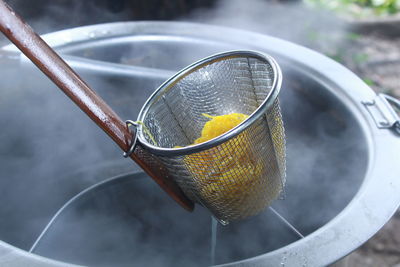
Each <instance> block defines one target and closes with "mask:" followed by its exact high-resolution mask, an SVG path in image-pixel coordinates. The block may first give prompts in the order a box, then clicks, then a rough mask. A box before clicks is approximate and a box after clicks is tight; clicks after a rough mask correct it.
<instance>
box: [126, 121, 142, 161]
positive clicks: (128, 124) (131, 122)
mask: <svg viewBox="0 0 400 267" xmlns="http://www.w3.org/2000/svg"><path fill="white" fill-rule="evenodd" d="M125 123H126V125H127V126H128V127H130V126H135V127H134V129H135V130H134V132H133V134H134V137H133V139H132V142H131V144H130V146H129V149H128V151H126V152H124V154H123V156H124V158H127V157H129V156H130V155H131V154H132V153H133V151H135V148H136V146H137V140H138V135H137V127H138V125H139V124H138V123H137V122H135V121H132V120H126V121H125Z"/></svg>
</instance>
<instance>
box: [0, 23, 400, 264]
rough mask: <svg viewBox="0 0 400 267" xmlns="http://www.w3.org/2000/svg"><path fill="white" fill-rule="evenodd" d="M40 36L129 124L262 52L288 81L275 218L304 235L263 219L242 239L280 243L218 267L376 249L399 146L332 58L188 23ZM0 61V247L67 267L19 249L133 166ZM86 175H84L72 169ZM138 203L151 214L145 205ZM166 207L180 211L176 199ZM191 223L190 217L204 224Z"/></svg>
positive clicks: (24, 71)
mask: <svg viewBox="0 0 400 267" xmlns="http://www.w3.org/2000/svg"><path fill="white" fill-rule="evenodd" d="M44 38H45V40H46V41H47V42H49V43H50V44H51V45H52V46H53V47H55V48H56V49H57V50H58V51H59V52H60V53H61V54H63V55H65V57H66V58H68V60H69V61H70V63H71V64H72V65H73V66H75V67H76V69H77V71H78V72H79V73H80V74H81V75H82V76H83V77H84V78H85V79H87V80H88V82H89V83H90V84H92V86H93V88H95V90H96V91H98V92H99V93H100V94H101V95H102V96H103V97H104V98H105V100H106V101H107V102H109V103H110V104H111V106H112V107H113V108H114V109H116V110H117V112H118V113H120V114H122V115H123V116H126V118H127V119H128V118H129V119H134V118H135V117H136V114H137V113H138V111H139V109H140V107H141V105H142V104H143V103H144V101H145V99H146V98H147V97H148V96H149V95H150V94H151V92H152V91H153V90H154V89H155V88H156V86H158V85H159V84H160V83H161V82H162V81H163V80H164V79H166V78H167V77H168V76H169V75H170V74H171V73H173V72H174V71H177V70H179V69H180V68H182V67H184V66H186V65H188V64H189V63H191V62H193V61H195V60H197V59H200V58H202V57H205V56H208V55H210V54H213V53H216V52H221V51H225V50H231V49H252V50H258V51H261V52H266V53H269V54H271V55H272V56H274V57H275V58H276V59H277V61H278V62H279V64H280V65H281V66H282V69H283V75H284V82H283V89H282V95H281V96H280V100H281V103H282V111H283V117H284V121H285V125H286V129H287V135H288V177H287V180H288V185H287V189H286V193H285V196H284V199H283V200H278V201H277V202H276V203H275V204H274V208H275V209H276V210H277V211H278V212H280V213H281V214H282V215H283V216H284V217H285V218H286V219H288V220H289V221H290V222H291V223H292V224H293V225H295V226H297V227H298V228H299V230H300V231H301V232H302V233H303V234H304V235H305V237H304V238H300V237H293V236H292V237H288V238H285V240H279V237H280V236H282V237H283V236H284V234H283V232H282V233H281V232H279V234H278V235H276V236H274V237H273V238H272V233H273V230H271V229H269V228H268V227H267V228H268V229H269V230H271V232H268V231H269V230H268V229H267V230H265V229H264V228H263V224H259V223H258V222H259V221H260V220H261V221H264V222H269V221H273V220H276V218H275V219H272V217H273V214H271V213H270V212H269V213H268V212H266V213H264V214H261V215H260V216H257V217H255V218H252V219H250V220H249V221H245V222H243V225H247V226H244V227H245V230H244V232H243V234H242V235H241V237H243V238H246V236H248V234H247V233H249V232H248V231H249V229H251V230H252V233H253V234H254V235H253V236H258V237H259V238H258V239H257V240H268V239H271V240H274V242H273V243H274V244H272V245H271V244H269V245H268V244H264V243H263V242H259V243H260V244H259V247H258V248H257V250H256V251H257V252H254V251H253V252H251V253H247V254H246V253H242V257H239V258H235V257H234V256H232V257H230V256H229V257H225V258H224V260H221V262H218V261H217V263H225V264H227V265H251V266H266V265H267V266H278V265H285V266H299V265H304V266H322V265H327V264H330V263H333V262H335V261H337V260H339V259H340V258H342V257H344V256H345V255H347V254H349V253H350V252H351V251H353V250H354V249H356V248H357V247H359V246H360V245H361V244H363V243H364V242H365V241H366V240H368V239H369V238H370V237H371V236H372V235H374V234H375V233H376V232H377V231H378V230H379V229H380V228H381V227H382V226H383V225H384V223H385V222H386V221H387V220H388V219H389V218H390V217H391V216H392V214H393V213H394V212H395V210H396V209H397V207H398V206H399V203H400V194H399V189H400V179H399V178H400V165H399V164H398V159H399V151H400V137H399V135H397V134H396V133H395V130H394V128H393V127H392V124H393V123H394V122H395V120H396V117H395V115H394V113H393V110H392V109H391V107H390V106H389V105H387V103H386V102H385V100H384V99H382V98H379V97H377V95H376V94H375V93H374V92H373V91H372V90H371V89H370V88H369V87H368V86H367V85H366V84H365V83H364V82H363V81H362V80H360V79H359V78H358V77H357V76H355V75H354V74H353V73H351V72H350V71H349V70H347V69H346V68H344V67H343V66H341V65H339V64H338V63H336V62H334V61H332V60H331V59H329V58H326V57H324V56H322V55H320V54H318V53H315V52H313V51H311V50H308V49H306V48H304V47H300V46H297V45H295V44H292V43H289V42H286V41H282V40H279V39H276V38H272V37H269V36H265V35H260V34H256V33H250V32H245V31H239V30H233V29H229V28H221V27H214V26H207V25H199V24H189V23H166V22H132V23H113V24H104V25H95V26H89V27H81V28H76V29H71V30H66V31H61V32H56V33H52V34H48V35H45V36H44ZM0 52H1V55H2V57H1V58H0V59H1V60H2V61H3V64H6V63H7V66H8V68H3V67H2V69H1V72H2V74H1V75H2V77H4V79H3V80H2V81H1V83H0V85H1V87H2V91H1V92H2V93H1V94H2V95H1V99H0V103H1V105H0V109H2V110H1V111H2V112H0V114H2V115H0V122H2V124H3V125H5V124H6V125H7V128H6V130H5V131H4V133H3V135H2V136H0V137H1V139H0V141H1V143H2V145H1V146H0V151H1V154H2V158H1V161H0V164H1V169H2V171H3V172H0V176H1V177H0V178H1V179H0V188H7V191H5V190H4V189H3V190H4V192H3V194H2V195H1V200H2V201H1V202H2V203H3V204H4V203H8V205H7V207H1V208H0V217H1V218H4V219H2V221H1V222H0V236H1V238H2V240H3V241H5V242H1V243H0V265H4V264H7V266H21V265H26V266H58V265H62V264H63V263H62V262H56V261H53V260H50V259H48V258H45V257H40V256H37V255H34V254H32V253H28V252H26V251H23V250H21V249H18V248H16V247H20V248H22V249H25V250H28V249H29V247H30V245H32V244H33V242H34V240H35V239H36V237H37V235H38V234H39V233H40V231H41V229H43V228H44V226H45V225H46V223H47V222H48V220H50V218H51V216H52V214H54V213H55V212H56V210H57V209H58V208H59V207H61V206H62V203H64V202H66V200H68V199H69V198H70V197H72V196H73V195H74V194H76V193H78V192H79V191H81V190H82V189H84V188H86V187H87V186H89V185H93V184H95V183H97V182H99V181H102V180H104V179H105V178H106V177H110V176H112V175H116V174H121V173H124V172H126V171H127V170H130V168H131V166H130V164H129V163H128V162H124V161H123V160H122V159H121V161H117V162H115V161H112V162H111V163H110V160H111V159H115V158H117V157H119V156H120V155H119V151H118V149H117V148H114V147H113V146H112V145H111V142H109V141H108V139H107V137H106V136H104V135H102V134H99V133H98V130H97V129H96V128H95V126H94V125H91V124H90V123H89V121H88V120H87V119H86V118H85V117H84V115H83V114H81V113H80V112H78V111H77V109H76V108H75V107H73V105H72V104H71V103H69V102H68V100H67V99H65V97H64V96H62V95H61V94H60V93H59V92H58V91H56V89H54V90H53V87H54V86H52V85H51V83H50V82H48V81H47V80H46V79H45V78H44V77H43V76H42V75H41V74H39V73H38V72H37V71H35V70H34V68H33V67H32V66H31V65H30V64H29V63H28V62H27V61H26V59H24V58H23V57H22V56H20V54H19V53H18V52H17V51H16V50H15V49H14V48H13V47H11V46H8V47H3V48H2V49H1V50H0ZM3 66H4V65H3ZM20 77H23V79H21V78H20ZM4 100H6V101H4ZM385 123H386V124H385ZM28 130H29V131H28ZM77 151H79V153H77ZM105 162H108V165H107V164H104V163H105ZM96 164H97V165H96ZM80 166H86V167H85V168H83V169H80V170H75V169H79V168H80ZM60 173H62V175H60ZM149 183H151V181H150V180H149ZM152 188H154V189H152ZM155 188H156V187H151V188H150V189H148V190H150V191H151V192H153V191H152V190H157V189H155ZM159 193H160V194H162V193H161V192H159ZM143 197H145V196H141V197H140V198H141V200H142V202H143V205H144V206H143V208H144V209H146V203H148V202H151V201H150V200H149V199H147V202H146V201H143V199H142V198H143ZM138 201H139V200H138ZM2 206H4V205H2ZM149 208H150V209H151V207H149ZM169 208H170V209H171V210H172V209H174V208H179V207H175V206H174V205H173V204H172V202H171V206H170V207H169ZM299 211H300V212H299ZM137 212H141V211H140V210H138V211H137ZM171 212H172V211H171ZM196 214H197V213H196ZM196 214H194V215H193V216H191V215H190V214H189V215H187V216H185V217H184V218H185V219H184V220H189V221H190V220H193V224H194V225H196V223H201V222H202V220H197V219H195V218H200V217H198V214H197V215H196ZM196 216H197V217H196ZM202 216H204V214H203V215H202ZM201 218H203V217H201ZM269 218H271V219H269ZM153 223H155V224H157V223H159V222H157V220H155V221H154V222H153ZM265 224H266V225H268V223H265ZM177 225H178V224H177ZM170 227H171V229H173V228H174V224H172V226H170ZM228 227H233V228H235V227H236V228H235V229H236V230H232V231H231V230H229V229H232V228H224V229H225V231H226V233H227V234H226V236H227V239H226V240H234V239H230V238H234V236H235V233H236V234H237V233H238V232H240V230H238V229H241V228H240V227H241V226H240V225H236V226H235V225H234V226H228ZM10 229H12V231H10ZM166 230H169V229H166ZM287 230H288V231H290V229H287ZM222 231H224V230H222ZM230 231H231V232H230ZM171 232H172V231H171ZM99 234H101V233H99ZM270 234H271V236H270ZM173 238H174V236H173V235H171V239H173ZM187 238H190V237H189V236H188V237H187ZM6 242H7V243H10V244H11V245H13V246H11V245H9V244H7V243H6ZM236 242H241V241H240V240H237V239H236ZM246 242H252V240H251V239H246ZM254 242H255V241H254ZM257 242H258V241H257ZM222 243H224V241H222ZM226 243H228V242H226ZM266 243H268V242H266ZM243 244H244V243H243ZM263 244H264V245H265V247H263V246H264V245H263ZM55 246H56V245H55V244H54V246H53V247H55ZM239 247H240V246H239ZM82 249H83V248H82ZM195 249H196V248H195ZM237 253H238V254H241V253H240V251H239V252H237ZM42 255H46V256H50V257H51V255H50V254H46V253H42ZM54 257H55V258H57V257H56V256H54ZM61 258H62V257H59V258H58V259H61ZM83 263H85V262H83ZM115 265H118V262H115Z"/></svg>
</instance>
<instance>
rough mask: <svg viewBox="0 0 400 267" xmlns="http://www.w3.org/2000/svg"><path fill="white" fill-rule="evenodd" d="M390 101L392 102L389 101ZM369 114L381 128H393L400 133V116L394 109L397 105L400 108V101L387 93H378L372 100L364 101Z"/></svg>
mask: <svg viewBox="0 0 400 267" xmlns="http://www.w3.org/2000/svg"><path fill="white" fill-rule="evenodd" d="M389 102H390V103H389ZM362 104H363V105H364V106H365V107H366V108H367V110H368V112H369V114H371V116H372V118H373V119H374V121H375V124H376V126H377V127H378V128H379V129H390V128H391V129H393V130H394V131H396V132H397V133H398V134H400V117H399V115H397V113H396V111H395V110H394V109H393V106H395V107H396V108H397V109H399V110H400V101H399V100H397V99H396V98H394V97H391V96H389V95H385V94H378V95H377V96H376V97H375V99H373V100H372V101H363V102H362Z"/></svg>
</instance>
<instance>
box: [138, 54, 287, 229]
mask: <svg viewBox="0 0 400 267" xmlns="http://www.w3.org/2000/svg"><path fill="white" fill-rule="evenodd" d="M281 76H282V74H281V71H280V68H279V66H278V65H277V63H276V62H275V60H274V59H273V58H271V57H270V56H268V55H265V54H261V53H257V52H253V51H231V52H225V53H221V54H217V55H214V56H211V57H208V58H205V59H203V60H200V61H198V62H196V63H194V64H192V65H190V66H188V67H187V68H185V69H184V70H182V71H180V72H179V73H177V74H176V75H175V76H173V77H172V78H170V79H169V80H167V81H166V82H165V83H164V84H163V85H161V86H160V87H159V88H158V89H157V90H156V92H155V93H154V94H153V95H152V96H151V97H150V98H149V99H148V100H147V102H146V103H145V105H144V106H143V108H142V110H141V112H140V114H139V117H138V121H140V122H141V123H140V124H136V125H135V126H136V127H137V136H138V142H137V146H136V148H135V153H141V152H140V151H141V150H143V149H144V150H147V151H150V152H151V154H152V157H149V158H148V159H147V161H149V164H151V161H158V162H159V163H160V162H161V163H162V164H163V165H164V166H165V167H166V168H167V169H168V171H169V173H170V175H171V177H169V178H170V179H173V180H175V181H176V182H177V184H178V185H179V186H180V187H181V188H182V190H183V191H184V192H185V194H186V195H187V196H188V197H189V198H190V199H191V200H193V201H194V202H196V203H199V204H201V205H203V206H205V207H206V208H208V209H209V210H210V212H211V213H212V214H213V215H214V216H215V217H216V218H217V219H218V220H219V221H220V222H222V223H228V222H229V221H232V220H236V219H242V218H245V217H248V216H251V215H255V214H257V213H258V212H260V211H262V210H263V209H264V208H265V207H267V206H269V205H270V204H271V202H272V201H273V200H274V199H276V198H277V197H278V196H279V194H280V192H281V191H282V189H283V185H284V183H285V136H284V128H283V123H282V117H281V113H280V108H279V102H278V98H277V96H278V93H279V90H280V86H281V79H282V78H281ZM204 113H206V114H209V115H213V116H216V115H224V114H230V113H243V114H247V115H249V117H248V118H247V119H246V120H244V121H243V122H242V123H241V124H239V125H238V126H236V127H235V128H233V129H232V130H230V131H229V132H227V133H225V134H223V135H221V136H219V137H216V138H214V139H212V140H210V141H207V142H204V143H201V144H197V145H191V144H192V143H193V141H194V140H195V139H196V138H198V137H199V136H200V135H201V130H202V128H203V126H204V124H205V123H206V122H207V121H208V120H209V119H208V118H206V117H205V116H203V115H202V114H204ZM176 146H182V147H181V148H175V147H176Z"/></svg>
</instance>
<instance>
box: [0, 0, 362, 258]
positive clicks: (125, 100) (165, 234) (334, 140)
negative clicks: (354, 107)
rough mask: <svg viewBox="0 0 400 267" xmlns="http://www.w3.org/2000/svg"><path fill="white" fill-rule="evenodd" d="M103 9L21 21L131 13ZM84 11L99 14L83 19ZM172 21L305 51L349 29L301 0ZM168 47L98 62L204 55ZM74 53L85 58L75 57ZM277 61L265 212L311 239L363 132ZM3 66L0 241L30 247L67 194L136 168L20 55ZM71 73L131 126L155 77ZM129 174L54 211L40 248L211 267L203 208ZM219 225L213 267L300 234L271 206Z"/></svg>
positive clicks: (357, 159)
mask: <svg viewBox="0 0 400 267" xmlns="http://www.w3.org/2000/svg"><path fill="white" fill-rule="evenodd" d="M18 2H22V1H16V0H15V1H9V3H10V4H11V5H13V4H18ZM67 2H68V3H71V2H74V3H77V2H79V3H78V4H77V5H71V4H68V3H67ZM100 2H101V1H100ZM105 2H106V1H104V2H101V4H98V5H96V4H94V3H95V1H59V2H58V1H57V2H54V1H52V2H51V3H49V4H48V5H44V6H42V7H41V8H43V9H45V10H47V11H49V12H50V13H47V14H45V15H44V17H43V16H42V15H38V16H37V17H36V18H34V19H36V20H35V21H32V20H30V21H29V19H28V22H30V23H32V24H33V25H34V27H35V29H37V30H38V31H39V32H47V31H53V30H55V29H60V28H62V27H70V26H72V25H73V26H78V25H79V23H87V24H90V23H98V22H106V21H116V20H123V19H127V18H129V16H130V14H128V12H127V11H126V12H124V11H121V12H119V13H113V12H108V11H104V8H103V6H102V5H104V3H105ZM96 3H98V2H96ZM69 11H71V12H69ZM91 12H92V13H91ZM89 13H90V14H98V15H99V17H97V18H94V16H87V15H86V14H89ZM62 14H67V15H68V16H63V17H61V16H60V15H62ZM70 14H74V15H71V16H70ZM22 15H24V14H22ZM59 16H60V18H58V17H59ZM90 18H92V19H93V20H90ZM74 20H75V21H74ZM180 20H183V21H188V20H189V21H196V22H204V23H208V24H216V25H224V26H230V27H234V28H239V29H245V30H251V31H256V32H260V33H264V34H269V35H273V36H277V37H280V38H284V39H287V40H290V41H294V42H297V43H301V44H305V45H308V46H311V47H312V46H313V44H314V42H315V41H316V40H315V34H314V33H315V32H316V30H318V32H336V31H338V32H342V33H344V32H346V28H345V27H344V26H343V25H342V24H341V23H340V22H338V21H336V20H335V19H333V18H331V17H329V16H325V14H319V13H316V12H313V11H310V10H308V9H305V8H304V7H302V6H301V3H300V2H296V3H290V4H283V3H280V2H270V1H261V0H251V1H241V0H221V1H218V2H216V8H215V9H201V10H195V11H194V12H193V13H192V14H191V15H189V16H184V17H181V18H180ZM77 21H78V22H77ZM59 22H61V23H60V24H58V23H59ZM74 23H75V24H74ZM222 34H223V33H222ZM317 41H318V40H317ZM319 41H321V40H319ZM334 41H335V42H336V41H337V42H339V41H340V38H339V39H334ZM322 43H323V42H322ZM146 47H149V46H146ZM226 47H229V49H233V48H236V49H243V48H245V47H232V45H229V44H227V46H226ZM174 48H175V47H172V48H171V47H168V48H167V49H165V50H162V51H161V50H157V46H154V47H153V51H151V50H150V49H148V50H145V49H143V50H140V49H137V48H136V47H132V48H131V49H126V50H125V49H119V48H115V47H114V50H113V53H115V54H113V53H112V52H111V50H110V51H108V50H107V51H105V52H102V53H99V54H95V55H97V56H103V57H105V56H110V57H111V56H115V57H117V56H118V57H120V58H119V59H123V60H122V63H125V64H132V62H134V63H135V61H132V60H131V61H129V59H131V56H133V55H135V54H137V53H143V55H144V58H145V60H148V62H146V64H149V65H150V66H162V67H163V68H166V69H167V70H172V71H175V70H177V69H179V68H182V67H184V66H185V65H187V64H189V63H191V62H193V60H196V59H198V58H200V57H203V56H205V55H204V54H207V53H209V52H210V51H209V50H207V49H206V48H205V49H202V48H201V47H199V48H198V49H197V50H190V51H188V53H180V52H181V50H180V49H178V48H176V49H175V50H177V51H175V50H174ZM218 49H220V48H218ZM117 50H118V51H117ZM116 51H117V52H116ZM160 51H161V52H160ZM86 52H87V51H86ZM89 52H93V51H89ZM119 52H121V54H123V55H120V54H119ZM189 52H190V53H189ZM287 53H288V54H289V55H290V53H291V51H287ZM82 55H86V54H85V53H83V52H82V53H81V52H80V53H79V56H82ZM89 55H90V53H89ZM105 58H106V57H105ZM125 59H126V60H125ZM170 59H172V60H173V62H172V63H170V61H168V60H170ZM1 60H6V59H5V58H4V57H3V58H0V61H1ZM105 60H106V59H105ZM124 60H125V61H124ZM152 60H154V61H153V62H152ZM157 60H158V61H162V62H158V61H157ZM278 61H279V63H280V64H281V65H282V68H283V72H284V83H283V89H282V93H281V95H280V100H281V107H282V113H283V119H284V122H285V127H286V134H287V169H288V170H287V187H286V193H285V199H283V200H278V201H276V202H275V204H274V205H273V207H274V209H275V210H277V211H278V212H280V213H281V214H282V215H283V216H284V217H285V218H286V219H287V220H288V221H289V222H290V223H292V224H293V225H294V226H295V227H297V229H298V230H299V231H300V232H301V233H302V234H303V235H307V234H309V233H311V232H313V231H315V230H316V229H318V228H319V227H321V226H322V225H324V224H325V223H326V222H328V221H329V220H331V219H332V218H333V217H334V216H335V215H336V214H337V213H338V212H340V211H341V210H342V209H343V208H344V207H345V206H346V204H347V203H348V202H349V201H350V200H351V198H352V197H353V196H354V194H355V192H356V191H357V189H358V186H359V185H360V183H361V181H362V178H363V175H364V173H363V170H364V166H365V165H366V158H365V157H364V155H365V150H364V148H363V147H362V146H361V145H360V143H361V142H360V140H361V139H363V136H361V135H360V133H359V132H358V128H357V127H358V123H357V122H356V120H355V118H353V117H352V115H351V114H350V112H348V111H347V108H346V107H345V106H343V105H342V104H340V103H337V99H336V98H335V97H334V96H333V95H331V94H330V93H328V92H327V90H325V88H323V85H322V84H319V83H318V82H316V81H315V80H314V79H313V77H309V76H305V75H304V74H303V73H300V72H299V71H298V70H296V69H293V68H292V66H291V64H290V62H287V61H285V60H284V59H278ZM7 62H8V63H7V64H8V66H9V67H8V68H1V69H0V75H1V77H3V78H2V81H1V83H0V86H1V93H0V124H1V125H5V126H6V127H3V128H2V131H1V132H0V155H1V158H0V164H1V168H0V178H1V179H0V196H2V199H6V200H7V205H2V206H1V207H0V239H1V240H5V241H8V242H10V243H11V244H13V245H16V246H19V247H21V248H24V249H28V248H29V247H30V245H31V244H32V243H33V242H34V240H35V238H36V237H37V236H38V235H39V233H40V231H41V230H42V229H43V228H44V226H45V225H46V223H47V222H48V220H49V219H50V218H51V216H52V215H53V214H54V213H55V212H56V211H57V209H58V208H59V207H61V206H62V204H63V203H65V202H66V201H67V200H68V199H69V198H70V197H72V196H73V195H75V194H76V193H78V192H79V191H81V190H82V189H84V188H86V187H88V186H90V185H92V184H94V183H97V182H99V181H102V180H104V179H106V178H108V177H111V176H113V175H116V174H121V173H125V172H132V171H133V170H135V169H134V167H133V164H132V163H131V162H130V161H126V160H123V159H122V157H121V151H120V150H119V149H118V148H117V147H115V146H114V145H113V144H112V142H111V141H110V140H108V137H107V136H105V135H104V134H102V133H101V132H100V131H99V130H98V129H97V127H96V126H95V125H93V123H91V122H90V121H89V119H88V118H86V116H85V115H84V114H83V113H82V112H80V111H79V110H78V109H77V108H76V107H75V106H74V105H73V104H72V103H70V101H69V100H68V99H67V98H66V97H65V96H64V95H63V94H62V93H61V92H59V90H58V89H57V88H55V86H54V85H52V84H51V83H50V82H49V81H48V80H47V79H46V78H45V77H44V76H43V74H41V73H40V72H39V71H36V70H35V69H34V68H33V67H32V66H30V65H29V64H27V63H23V64H22V65H21V64H20V61H19V59H11V60H10V59H7ZM10 62H11V63H12V64H11V63H10ZM119 63H121V61H119ZM152 63H154V64H155V65H151V64H152ZM156 64H158V65H156ZM2 66H3V64H2ZM78 72H80V73H81V74H82V75H83V78H85V79H86V80H87V81H88V83H89V84H90V85H91V86H92V87H93V88H94V89H95V90H96V91H97V92H99V94H100V95H101V96H102V97H103V98H104V99H105V100H106V102H108V103H109V104H110V105H111V106H112V108H114V109H115V110H116V111H117V113H118V114H120V115H121V117H122V118H126V119H135V117H136V114H137V113H138V111H139V109H140V107H141V105H142V104H143V103H144V101H145V99H146V98H147V97H148V96H149V95H150V94H151V93H152V91H153V90H154V89H155V88H156V87H157V86H158V85H159V84H160V83H161V82H162V80H160V79H150V78H143V77H132V76H131V77H127V76H123V75H121V76H118V75H116V74H113V75H106V74H105V75H97V74H96V73H90V72H83V71H80V70H78ZM15 73H18V75H15ZM136 170H138V168H136ZM129 177H131V176H129ZM129 177H125V178H127V180H126V184H122V186H117V185H114V186H115V187H113V185H112V184H109V186H108V187H104V188H103V189H104V190H103V191H100V190H99V191H96V192H97V193H96V194H93V195H90V196H91V197H88V198H87V199H86V200H85V201H86V202H80V203H78V204H79V205H78V208H76V210H69V211H68V212H66V213H65V214H63V215H62V216H60V217H59V219H58V220H56V221H55V224H54V228H52V230H53V231H52V232H51V233H50V235H48V236H47V238H45V239H43V242H42V243H39V245H40V247H38V250H37V251H36V252H37V253H39V254H42V255H46V256H52V257H55V258H59V259H62V260H66V261H68V260H71V259H77V258H79V257H80V259H79V260H76V261H74V262H76V263H82V264H91V265H97V266H98V265H99V264H101V263H102V264H104V265H107V263H109V266H110V265H112V263H113V261H117V260H118V259H123V260H126V262H125V263H127V265H129V263H132V262H135V263H137V264H138V265H140V264H141V265H146V263H149V261H151V260H152V263H153V264H152V265H153V266H157V265H158V266H160V265H161V266H162V265H164V266H165V265H167V264H170V265H171V266H178V265H181V266H196V265H206V264H209V259H210V249H211V248H210V243H211V236H210V234H211V229H210V228H211V227H210V219H209V214H208V213H207V212H206V211H205V210H204V209H202V208H201V207H198V208H197V210H196V211H195V213H194V214H190V213H186V212H184V211H183V210H181V208H180V207H178V206H177V205H176V204H175V203H174V202H173V201H172V200H169V199H168V197H167V196H165V195H164V193H163V192H161V190H159V189H157V187H156V185H154V184H153V182H152V181H150V180H148V179H145V178H144V177H143V178H141V179H139V181H136V180H137V179H134V178H129ZM121 181H122V180H121ZM39 207H40V208H39ZM217 228H218V235H217V241H216V247H215V250H214V251H215V263H216V264H219V263H224V262H230V261H233V260H241V259H245V258H248V257H253V256H257V255H260V254H262V253H266V252H268V251H271V250H275V249H277V248H279V247H282V246H285V245H287V244H289V243H291V242H294V241H296V240H298V238H299V237H298V236H297V235H296V234H294V233H293V231H292V230H291V229H288V228H287V227H286V226H285V225H283V224H282V222H281V221H280V220H279V218H277V216H276V215H275V214H274V213H273V212H271V211H269V210H266V211H265V212H264V213H262V214H260V215H258V216H255V217H253V218H250V219H248V220H245V221H242V222H237V223H232V224H231V225H229V226H227V227H222V226H220V225H218V226H217ZM67 229H68V230H67ZM90 238H93V239H92V240H89V239H90ZM90 241H93V242H90ZM71 244H76V245H74V246H72V245H71ZM214 244H215V242H214ZM179 255H186V256H185V257H183V256H181V257H179ZM177 259H179V260H177ZM121 262H122V261H121Z"/></svg>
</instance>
